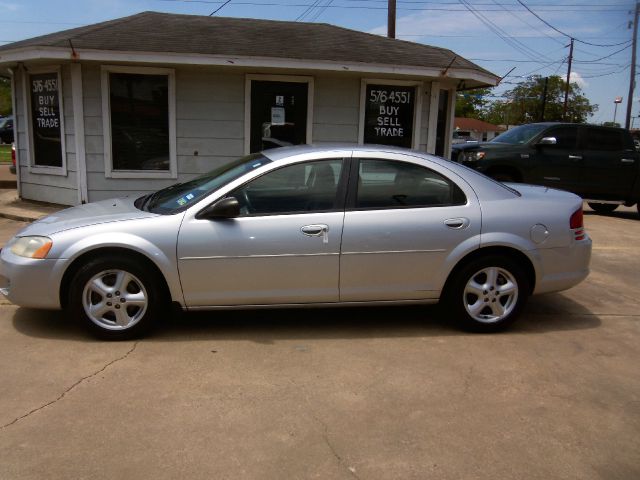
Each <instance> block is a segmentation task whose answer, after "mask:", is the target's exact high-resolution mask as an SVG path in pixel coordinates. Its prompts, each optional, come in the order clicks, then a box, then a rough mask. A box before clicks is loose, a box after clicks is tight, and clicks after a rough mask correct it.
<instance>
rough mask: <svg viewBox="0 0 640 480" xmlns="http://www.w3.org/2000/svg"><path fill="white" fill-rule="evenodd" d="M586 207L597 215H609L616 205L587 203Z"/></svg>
mask: <svg viewBox="0 0 640 480" xmlns="http://www.w3.org/2000/svg"><path fill="white" fill-rule="evenodd" d="M587 205H589V207H591V210H593V211H594V212H597V213H611V212H613V211H614V210H615V209H616V208H618V205H617V204H616V203H596V202H587Z"/></svg>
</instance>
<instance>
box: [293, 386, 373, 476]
mask: <svg viewBox="0 0 640 480" xmlns="http://www.w3.org/2000/svg"><path fill="white" fill-rule="evenodd" d="M289 383H290V384H291V385H293V386H294V387H296V388H298V389H300V392H302V396H303V398H304V401H305V403H306V404H307V408H308V409H309V414H310V415H311V418H313V419H314V420H315V421H316V422H317V423H319V424H320V425H322V439H323V440H324V443H325V444H326V445H327V447H329V450H330V451H331V454H332V455H333V456H334V457H335V459H336V460H338V463H339V464H340V465H342V466H343V467H345V468H346V469H347V471H348V472H349V473H350V474H351V476H352V477H353V478H355V479H356V480H361V479H360V477H359V476H358V475H357V474H356V469H355V467H350V466H348V465H347V464H346V463H345V462H344V459H343V458H342V457H341V456H340V454H338V452H337V451H336V449H335V447H334V446H333V444H332V443H331V440H329V426H328V425H327V424H326V423H325V422H323V421H322V419H321V418H320V417H319V416H318V415H316V413H315V412H314V410H313V407H312V406H311V401H310V400H309V395H308V394H307V391H306V388H304V386H301V385H298V384H297V383H296V382H294V381H293V380H292V379H289Z"/></svg>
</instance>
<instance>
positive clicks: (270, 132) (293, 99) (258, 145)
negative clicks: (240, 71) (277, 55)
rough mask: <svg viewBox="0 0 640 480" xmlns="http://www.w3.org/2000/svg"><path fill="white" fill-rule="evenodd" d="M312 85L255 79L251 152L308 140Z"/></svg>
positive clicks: (252, 82)
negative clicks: (309, 103) (308, 113)
mask: <svg viewBox="0 0 640 480" xmlns="http://www.w3.org/2000/svg"><path fill="white" fill-rule="evenodd" d="M308 92H309V85H308V84H307V83H299V82H272V81H263V80H252V81H251V145H250V149H251V152H261V151H262V150H267V149H269V148H276V147H284V146H287V145H299V144H303V143H307V109H308V105H307V102H308Z"/></svg>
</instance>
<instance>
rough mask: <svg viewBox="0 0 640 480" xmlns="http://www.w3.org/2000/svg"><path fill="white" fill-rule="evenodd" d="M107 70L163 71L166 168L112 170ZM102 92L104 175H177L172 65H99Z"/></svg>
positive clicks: (132, 71) (114, 71)
mask: <svg viewBox="0 0 640 480" xmlns="http://www.w3.org/2000/svg"><path fill="white" fill-rule="evenodd" d="M110 73H129V74H133V75H165V76H166V77H167V86H168V97H169V99H168V101H169V105H168V108H169V118H168V122H169V170H115V169H114V168H113V152H112V141H113V139H112V137H111V102H110V96H111V88H110V85H109V74H110ZM101 90H102V92H101V94H102V134H103V139H104V174H105V177H106V178H153V179H159V178H170V179H176V178H178V161H177V158H178V155H177V146H176V143H177V138H176V82H175V70H174V69H173V68H156V67H125V66H120V65H102V66H101Z"/></svg>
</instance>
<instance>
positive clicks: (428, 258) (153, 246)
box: [0, 146, 591, 339]
mask: <svg viewBox="0 0 640 480" xmlns="http://www.w3.org/2000/svg"><path fill="white" fill-rule="evenodd" d="M590 256H591V240H590V238H589V237H588V235H587V233H586V232H585V230H584V228H583V221H582V201H581V199H580V198H579V197H577V196H576V195H573V194H571V193H567V192H562V191H558V190H552V189H549V188H546V187H539V186H531V185H504V184H501V183H497V182H495V181H493V180H491V179H489V178H488V177H485V176H484V175H482V174H480V173H478V172H475V171H472V170H470V169H467V168H466V167H464V166H462V165H459V164H456V163H453V162H449V161H447V160H443V159H441V158H438V157H434V156H431V155H427V154H423V153H419V152H414V151H408V150H402V149H395V148H386V147H367V146H353V147H344V146H341V147H325V148H318V147H309V146H303V147H285V148H279V149H274V150H269V151H266V152H263V153H259V154H253V155H249V156H246V157H243V158H240V159H238V160H236V161H234V162H231V163H229V164H227V165H224V166H222V167H220V168H218V169H216V170H213V171H212V172H210V173H208V174H206V175H203V176H200V177H198V178H195V179H194V180H191V181H188V182H185V183H181V184H177V185H173V186H171V187H168V188H165V189H162V190H159V191H157V192H155V193H152V194H149V195H145V196H142V197H140V198H137V199H134V198H119V199H115V200H108V201H102V202H97V203H90V204H86V205H81V206H77V207H73V208H69V209H67V210H63V211H61V212H59V213H57V214H54V215H50V216H48V217H45V218H43V219H41V220H39V221H37V222H34V223H33V224H31V225H29V226H28V227H26V228H25V229H23V230H22V231H20V232H19V233H18V234H17V235H16V237H15V238H13V239H12V240H11V241H10V242H9V243H8V244H7V245H6V247H5V248H4V249H2V252H1V254H0V287H1V289H0V291H1V292H2V293H3V294H4V295H6V296H7V298H8V299H9V300H10V301H12V302H13V303H15V304H17V305H21V306H24V307H30V308H48V309H60V308H64V309H67V310H68V311H70V312H71V313H72V314H73V316H75V317H77V318H79V319H81V320H82V321H83V322H84V323H85V324H86V325H87V326H88V327H89V328H90V329H91V330H92V331H93V332H94V333H96V334H97V335H99V336H101V337H103V338H111V339H119V338H130V337H133V336H139V335H141V334H142V333H144V332H146V331H147V330H148V329H149V327H151V326H152V325H153V324H154V323H155V321H156V320H157V319H158V317H160V316H161V315H163V314H164V313H165V312H166V311H167V310H170V309H169V308H168V307H169V306H170V305H171V304H172V303H173V304H177V305H179V306H180V307H181V308H182V309H185V310H200V309H231V308H240V307H242V308H268V307H283V306H292V305H294V306H336V305H338V306H347V305H373V304H380V303H384V304H389V303H397V304H403V303H404V304H406V303H422V304H428V303H436V302H438V301H440V302H441V303H443V304H444V306H445V308H446V309H447V310H446V311H447V312H448V313H449V314H450V318H452V319H455V320H456V321H458V322H459V323H461V324H462V325H463V326H465V327H467V328H471V329H473V330H477V331H494V330H498V329H502V328H504V327H506V326H507V325H509V324H510V323H511V322H512V321H513V320H514V319H515V318H516V317H517V315H518V314H519V313H520V311H521V310H522V308H523V306H524V304H525V301H526V300H527V297H529V296H530V295H531V294H537V293H545V292H553V291H559V290H564V289H567V288H570V287H572V286H574V285H576V284H577V283H579V282H580V281H582V280H583V279H584V278H585V277H586V276H587V275H588V273H589V260H590Z"/></svg>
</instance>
